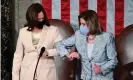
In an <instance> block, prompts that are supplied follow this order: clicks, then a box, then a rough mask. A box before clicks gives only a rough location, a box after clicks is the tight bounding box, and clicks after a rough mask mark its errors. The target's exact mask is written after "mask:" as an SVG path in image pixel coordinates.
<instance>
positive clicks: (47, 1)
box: [42, 0, 52, 19]
mask: <svg viewBox="0 0 133 80" xmlns="http://www.w3.org/2000/svg"><path fill="white" fill-rule="evenodd" d="M42 6H43V8H44V10H45V11H46V14H47V16H48V19H52V0H42Z"/></svg>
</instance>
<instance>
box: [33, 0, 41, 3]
mask: <svg viewBox="0 0 133 80" xmlns="http://www.w3.org/2000/svg"><path fill="white" fill-rule="evenodd" d="M33 3H40V4H42V0H33Z"/></svg>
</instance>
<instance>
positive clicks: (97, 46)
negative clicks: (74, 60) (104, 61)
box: [91, 35, 102, 60]
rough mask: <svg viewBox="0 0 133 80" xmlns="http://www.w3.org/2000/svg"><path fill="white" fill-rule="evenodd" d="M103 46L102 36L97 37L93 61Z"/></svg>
mask: <svg viewBox="0 0 133 80" xmlns="http://www.w3.org/2000/svg"><path fill="white" fill-rule="evenodd" d="M101 45H102V35H97V36H96V39H95V41H94V46H93V50H92V56H91V60H92V59H93V58H94V57H95V55H97V54H98V50H99V46H101Z"/></svg>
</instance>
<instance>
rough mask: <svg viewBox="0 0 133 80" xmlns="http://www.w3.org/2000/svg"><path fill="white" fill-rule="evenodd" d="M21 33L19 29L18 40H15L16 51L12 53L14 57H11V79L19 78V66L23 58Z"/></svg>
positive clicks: (17, 79)
mask: <svg viewBox="0 0 133 80" xmlns="http://www.w3.org/2000/svg"><path fill="white" fill-rule="evenodd" d="M21 37H22V33H21V30H20V32H19V36H18V40H17V46H16V51H15V53H14V59H13V67H12V80H19V78H20V75H19V74H20V67H21V62H22V58H23V54H24V53H23V49H24V48H23V44H22V41H21V40H22V39H21Z"/></svg>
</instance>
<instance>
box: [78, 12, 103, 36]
mask: <svg viewBox="0 0 133 80" xmlns="http://www.w3.org/2000/svg"><path fill="white" fill-rule="evenodd" d="M80 18H83V19H84V20H85V21H86V23H87V25H88V27H89V29H90V31H89V34H92V35H97V34H100V33H101V32H102V31H101V26H100V22H99V20H98V15H97V13H96V12H95V11H93V10H85V11H83V12H82V13H81V14H80V15H79V16H78V20H79V25H80V24H81V23H80Z"/></svg>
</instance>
